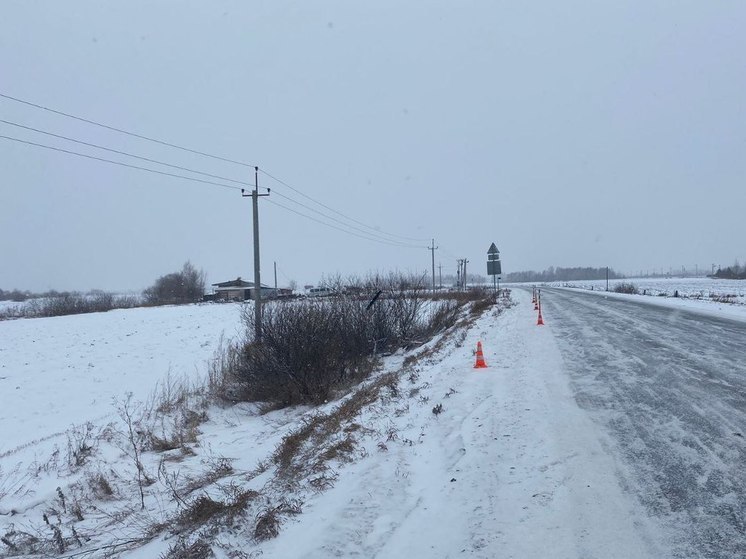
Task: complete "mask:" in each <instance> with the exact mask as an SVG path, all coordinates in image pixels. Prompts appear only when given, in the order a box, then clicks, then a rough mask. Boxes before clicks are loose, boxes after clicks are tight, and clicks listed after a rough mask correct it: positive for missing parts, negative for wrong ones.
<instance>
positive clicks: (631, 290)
mask: <svg viewBox="0 0 746 559" xmlns="http://www.w3.org/2000/svg"><path fill="white" fill-rule="evenodd" d="M612 291H613V292H614V293H626V294H628V295H637V294H638V293H640V290H639V289H637V286H636V285H635V284H634V283H631V282H624V281H623V282H621V283H617V284H616V285H615V286H614V287H613V288H612Z"/></svg>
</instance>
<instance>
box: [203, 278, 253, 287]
mask: <svg viewBox="0 0 746 559" xmlns="http://www.w3.org/2000/svg"><path fill="white" fill-rule="evenodd" d="M212 285H213V286H214V287H254V282H253V281H244V280H242V279H241V278H240V277H239V278H236V279H234V280H230V281H221V282H219V283H213V284H212Z"/></svg>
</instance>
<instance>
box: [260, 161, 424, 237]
mask: <svg viewBox="0 0 746 559" xmlns="http://www.w3.org/2000/svg"><path fill="white" fill-rule="evenodd" d="M259 172H260V173H262V174H263V175H266V176H268V177H269V178H271V179H272V180H274V181H277V182H278V183H279V184H281V185H283V186H286V187H288V188H289V189H290V190H292V191H293V192H296V193H298V194H300V195H301V196H303V197H304V198H306V199H308V200H311V201H312V202H314V203H315V204H318V205H319V206H321V207H323V208H326V209H327V210H329V211H330V212H334V213H335V214H337V215H339V216H342V217H344V218H345V219H348V220H350V221H352V222H353V223H357V224H358V225H361V226H362V227H365V228H366V229H371V230H372V231H375V232H376V233H378V234H383V235H388V236H390V237H397V238H400V239H405V240H408V241H421V242H427V240H428V239H420V238H417V237H406V236H404V235H396V234H394V233H388V232H386V231H381V230H379V229H377V228H376V227H372V226H370V225H366V224H365V223H363V222H362V221H358V220H357V219H355V218H352V217H349V216H347V215H345V214H343V213H342V212H338V211H337V210H335V209H334V208H330V207H329V206H327V205H326V204H323V203H322V202H319V201H318V200H315V199H314V198H312V197H311V196H308V195H307V194H305V193H303V192H301V191H300V190H298V189H297V188H295V187H293V186H291V185H289V184H288V183H287V182H285V181H283V180H282V179H279V178H277V177H275V176H274V175H271V174H270V173H268V172H267V171H265V170H263V169H261V168H260V169H259Z"/></svg>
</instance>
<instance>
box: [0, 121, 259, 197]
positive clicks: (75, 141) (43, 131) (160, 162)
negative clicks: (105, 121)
mask: <svg viewBox="0 0 746 559" xmlns="http://www.w3.org/2000/svg"><path fill="white" fill-rule="evenodd" d="M0 122H2V123H3V124H9V125H10V126H15V127H17V128H23V129H24V130H30V131H32V132H38V133H39V134H45V135H46V136H52V137H53V138H59V139H61V140H66V141H68V142H74V143H76V144H80V145H84V146H88V147H92V148H96V149H101V150H104V151H108V152H111V153H116V154H119V155H126V156H127V157H132V158H134V159H140V160H141V161H147V162H149V163H156V164H157V165H163V166H165V167H170V168H172V169H179V170H181V171H188V172H190V173H195V174H197V175H202V176H205V177H211V178H213V179H219V180H223V181H227V182H232V183H235V184H240V185H242V186H251V187H253V186H254V185H253V184H250V183H247V182H244V181H239V180H235V179H231V178H228V177H221V176H220V175H213V174H211V173H205V172H203V171H197V170H196V169H190V168H189V167H182V166H181V165H173V164H171V163H166V162H164V161H158V160H157V159H151V158H149V157H143V156H142V155H135V154H134V153H128V152H126V151H121V150H118V149H113V148H107V147H105V146H102V145H99V144H94V143H92V142H84V141H83V140H76V139H75V138H70V137H69V136H62V135H61V134H55V133H53V132H49V131H46V130H41V129H39V128H33V127H31V126H25V125H23V124H18V123H17V122H11V121H9V120H3V119H0Z"/></svg>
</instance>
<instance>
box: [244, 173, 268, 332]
mask: <svg viewBox="0 0 746 559" xmlns="http://www.w3.org/2000/svg"><path fill="white" fill-rule="evenodd" d="M241 196H243V197H251V203H252V208H253V218H254V338H255V339H256V341H257V342H259V341H261V339H262V281H261V271H260V266H259V197H260V196H269V188H268V189H267V193H266V194H259V167H254V190H252V191H251V194H246V192H245V191H244V189H243V188H242V189H241Z"/></svg>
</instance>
